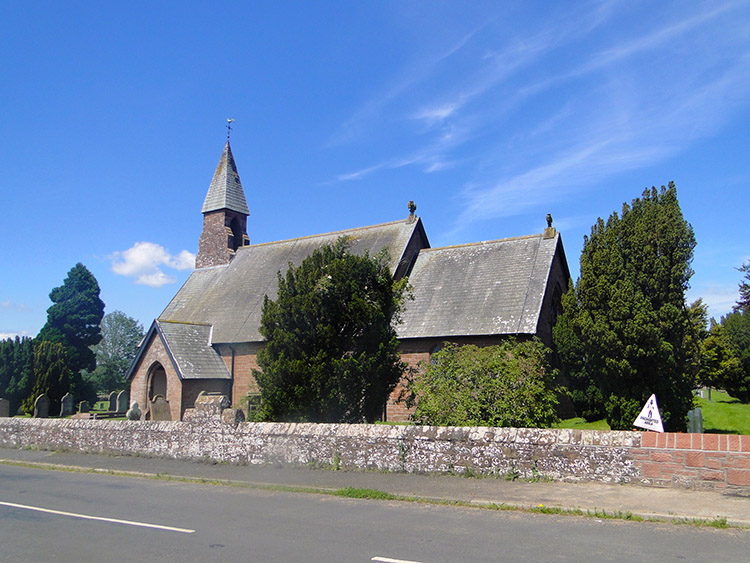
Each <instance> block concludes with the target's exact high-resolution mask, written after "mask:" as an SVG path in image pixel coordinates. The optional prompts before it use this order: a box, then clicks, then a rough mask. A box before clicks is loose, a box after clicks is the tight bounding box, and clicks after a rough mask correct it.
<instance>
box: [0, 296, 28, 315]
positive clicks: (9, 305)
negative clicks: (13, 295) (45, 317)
mask: <svg viewBox="0 0 750 563" xmlns="http://www.w3.org/2000/svg"><path fill="white" fill-rule="evenodd" d="M0 309H4V310H6V311H16V312H18V313H25V312H26V311H31V309H30V308H29V307H27V306H26V305H24V304H23V303H14V302H13V301H11V300H10V299H6V300H5V301H0Z"/></svg>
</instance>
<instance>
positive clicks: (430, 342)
mask: <svg viewBox="0 0 750 563" xmlns="http://www.w3.org/2000/svg"><path fill="white" fill-rule="evenodd" d="M502 339H503V337H502V336H464V337H456V338H413V339H408V340H402V341H401V342H400V343H399V347H398V351H399V354H401V360H402V361H404V362H406V364H407V365H408V366H409V368H410V369H412V370H413V374H415V375H418V374H419V373H421V372H422V367H420V364H421V363H422V362H424V363H427V362H429V361H430V352H432V350H434V349H435V347H436V346H438V345H441V344H443V342H446V341H450V342H455V343H456V344H459V345H465V344H474V345H475V346H492V345H494V344H499V343H500V342H501V341H502ZM405 384H406V379H405V378H402V379H401V381H400V382H399V383H398V385H396V388H395V389H394V390H393V392H392V393H391V396H390V397H388V403H387V404H386V407H385V419H386V420H388V421H390V422H406V421H408V420H409V418H410V417H411V415H412V413H413V412H414V409H413V408H411V409H407V408H406V405H405V404H404V403H403V402H399V400H398V399H399V397H400V396H401V393H402V391H403V390H404V389H405V387H404V386H405Z"/></svg>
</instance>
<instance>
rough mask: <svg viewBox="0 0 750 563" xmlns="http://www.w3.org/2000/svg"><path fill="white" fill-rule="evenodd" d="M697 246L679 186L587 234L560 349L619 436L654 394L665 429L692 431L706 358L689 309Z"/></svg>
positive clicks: (582, 390) (558, 336)
mask: <svg viewBox="0 0 750 563" xmlns="http://www.w3.org/2000/svg"><path fill="white" fill-rule="evenodd" d="M694 247H695V236H694V234H693V229H692V227H691V226H690V224H689V223H688V222H687V221H686V220H685V219H684V218H683V216H682V211H681V210H680V205H679V202H678V200H677V189H676V188H675V186H674V183H672V182H670V184H669V186H668V187H664V186H662V188H661V190H657V189H656V188H652V189H650V190H645V191H644V192H643V195H642V197H641V198H637V199H634V200H633V201H632V203H631V204H630V205H628V204H624V205H623V209H622V213H621V214H619V215H618V214H617V213H613V214H612V215H610V217H609V219H608V220H607V221H606V223H605V221H604V220H602V219H601V218H600V219H599V220H598V221H597V222H596V224H595V225H594V226H593V227H592V229H591V236H589V237H584V247H583V250H582V252H581V275H580V277H579V279H578V281H577V283H576V285H575V286H574V287H572V286H571V289H570V290H569V291H570V293H569V294H568V295H567V296H566V298H565V300H564V305H565V304H567V305H568V307H567V310H565V311H564V313H563V315H562V316H561V319H562V320H561V321H558V323H557V325H556V327H555V330H554V334H555V342H556V345H557V347H558V350H559V351H560V354H561V357H562V358H563V361H564V362H565V363H566V366H567V368H568V370H570V371H569V375H570V377H571V379H572V381H573V383H574V386H576V387H577V389H576V390H577V391H578V393H579V399H580V398H581V397H583V396H586V390H587V389H592V390H595V391H596V392H597V393H598V394H599V399H598V405H594V406H593V407H591V406H590V408H591V410H592V411H597V409H598V410H599V412H601V411H604V412H606V416H607V421H608V422H609V424H610V426H611V427H612V428H613V429H630V428H631V427H632V423H633V421H634V420H635V418H636V417H637V415H638V413H639V412H640V409H641V408H642V406H643V404H644V403H645V402H646V400H647V399H648V397H649V396H650V395H651V394H652V393H655V394H656V396H657V400H658V402H659V408H660V410H661V414H662V419H663V421H664V427H665V429H667V430H684V429H685V426H686V417H687V412H688V411H689V410H690V409H691V408H692V403H693V399H692V388H693V386H694V383H695V379H696V375H697V374H696V365H697V362H696V355H697V354H698V353H699V347H698V343H699V340H698V339H697V338H694V337H693V335H692V331H693V329H694V327H695V325H694V319H693V317H694V316H695V313H692V312H691V311H690V310H689V308H688V307H687V305H686V303H685V292H686V291H687V289H688V281H689V279H690V276H691V275H692V270H691V268H690V262H691V260H692V257H693V249H694ZM588 396H589V397H591V396H592V395H591V393H589V395H588ZM574 398H575V397H574ZM595 398H596V396H595ZM580 404H581V403H580V401H579V407H580Z"/></svg>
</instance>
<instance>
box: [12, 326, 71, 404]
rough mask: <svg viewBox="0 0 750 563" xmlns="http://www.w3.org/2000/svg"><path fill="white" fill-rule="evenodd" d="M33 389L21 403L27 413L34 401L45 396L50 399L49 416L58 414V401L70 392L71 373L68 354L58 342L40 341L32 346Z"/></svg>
mask: <svg viewBox="0 0 750 563" xmlns="http://www.w3.org/2000/svg"><path fill="white" fill-rule="evenodd" d="M34 375H35V380H34V387H33V389H32V392H31V395H29V396H28V397H27V398H26V399H25V400H24V403H23V410H25V411H26V412H27V413H32V412H33V411H34V401H36V398H37V397H38V396H39V395H42V394H46V395H47V396H48V397H49V399H50V411H49V412H50V414H53V413H59V412H60V399H62V398H63V395H65V394H66V393H67V392H68V391H70V385H71V376H72V375H73V372H72V371H71V369H70V367H69V365H68V353H67V350H66V349H65V347H64V346H63V345H62V344H60V343H59V342H50V341H47V340H40V341H37V342H35V344H34Z"/></svg>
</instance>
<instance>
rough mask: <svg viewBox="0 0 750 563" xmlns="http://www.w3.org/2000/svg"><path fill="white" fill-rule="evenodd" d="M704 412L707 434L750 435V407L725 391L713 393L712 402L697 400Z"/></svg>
mask: <svg viewBox="0 0 750 563" xmlns="http://www.w3.org/2000/svg"><path fill="white" fill-rule="evenodd" d="M696 404H697V406H699V407H700V408H701V410H702V411H703V431H704V432H705V433H707V434H750V405H743V404H742V403H740V402H739V401H738V400H737V399H734V398H732V397H730V396H729V395H727V394H726V393H724V392H723V391H716V390H713V391H711V402H710V403H709V402H708V393H706V398H705V399H701V398H699V397H698V398H696Z"/></svg>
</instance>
